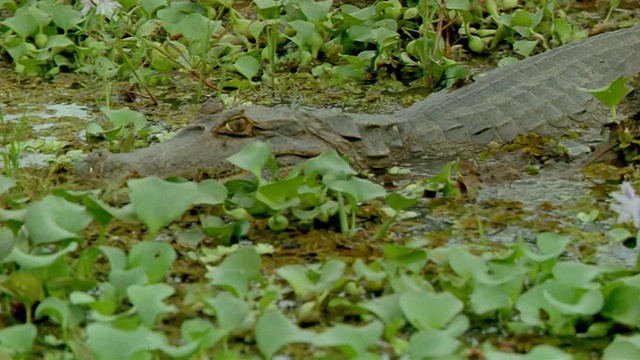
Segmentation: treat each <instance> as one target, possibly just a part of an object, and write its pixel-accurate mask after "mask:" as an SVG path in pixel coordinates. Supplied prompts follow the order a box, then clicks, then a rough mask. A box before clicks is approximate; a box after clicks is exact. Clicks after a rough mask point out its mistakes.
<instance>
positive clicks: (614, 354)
mask: <svg viewBox="0 0 640 360" xmlns="http://www.w3.org/2000/svg"><path fill="white" fill-rule="evenodd" d="M602 359H603V360H636V359H640V335H637V334H635V335H630V336H625V335H620V334H617V335H616V337H615V338H614V339H613V342H611V344H609V346H607V347H606V348H605V349H604V353H603V354H602Z"/></svg>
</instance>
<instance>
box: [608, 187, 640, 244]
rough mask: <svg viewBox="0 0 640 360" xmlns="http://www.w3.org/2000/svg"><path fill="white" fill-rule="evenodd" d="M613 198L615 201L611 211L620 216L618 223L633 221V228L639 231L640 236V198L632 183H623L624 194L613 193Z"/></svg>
mask: <svg viewBox="0 0 640 360" xmlns="http://www.w3.org/2000/svg"><path fill="white" fill-rule="evenodd" d="M611 197H612V198H613V200H614V202H613V203H612V204H611V210H613V211H615V212H616V213H617V214H618V223H619V224H623V223H627V222H630V221H632V222H633V226H634V227H635V228H636V230H638V235H640V198H639V197H638V195H636V192H635V190H634V189H633V186H632V185H631V183H629V182H624V183H622V193H621V194H618V193H613V194H611Z"/></svg>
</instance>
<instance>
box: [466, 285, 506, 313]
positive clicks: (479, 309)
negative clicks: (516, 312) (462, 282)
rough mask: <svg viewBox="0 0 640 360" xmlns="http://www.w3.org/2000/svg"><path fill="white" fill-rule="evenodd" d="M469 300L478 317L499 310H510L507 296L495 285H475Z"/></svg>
mask: <svg viewBox="0 0 640 360" xmlns="http://www.w3.org/2000/svg"><path fill="white" fill-rule="evenodd" d="M469 300H470V301H471V306H472V307H473V311H474V312H475V313H476V314H478V315H481V314H486V313H488V312H491V311H495V310H499V309H510V308H511V306H512V304H511V301H510V299H509V296H508V294H507V293H506V292H505V291H504V290H503V289H502V288H501V287H500V286H496V285H493V286H490V285H484V284H476V286H475V288H474V289H473V293H472V294H471V296H470V298H469Z"/></svg>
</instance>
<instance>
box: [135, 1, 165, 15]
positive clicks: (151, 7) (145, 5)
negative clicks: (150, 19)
mask: <svg viewBox="0 0 640 360" xmlns="http://www.w3.org/2000/svg"><path fill="white" fill-rule="evenodd" d="M140 5H141V6H142V9H143V10H144V12H146V13H147V15H151V14H153V13H154V12H155V11H156V10H157V9H158V8H160V7H162V6H165V5H167V0H143V1H141V2H140Z"/></svg>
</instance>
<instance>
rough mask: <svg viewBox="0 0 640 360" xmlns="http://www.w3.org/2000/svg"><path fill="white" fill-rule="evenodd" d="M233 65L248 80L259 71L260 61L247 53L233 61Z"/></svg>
mask: <svg viewBox="0 0 640 360" xmlns="http://www.w3.org/2000/svg"><path fill="white" fill-rule="evenodd" d="M233 67H234V68H235V69H236V70H237V71H238V72H239V73H240V74H242V75H243V76H244V77H246V78H247V79H248V80H251V79H253V78H254V77H255V76H256V75H258V72H259V71H260V63H259V62H258V60H256V58H254V57H253V56H249V55H243V56H241V57H240V58H238V60H236V62H234V63H233Z"/></svg>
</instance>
